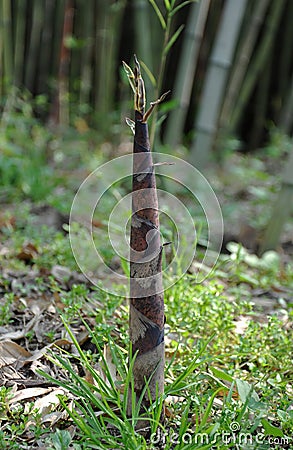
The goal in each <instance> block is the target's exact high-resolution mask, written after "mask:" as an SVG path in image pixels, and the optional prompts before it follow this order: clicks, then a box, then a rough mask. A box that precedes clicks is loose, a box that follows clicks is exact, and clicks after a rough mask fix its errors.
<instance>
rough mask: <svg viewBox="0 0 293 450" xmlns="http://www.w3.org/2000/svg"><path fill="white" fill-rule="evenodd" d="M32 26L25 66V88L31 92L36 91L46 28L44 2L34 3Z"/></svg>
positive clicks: (42, 0)
mask: <svg viewBox="0 0 293 450" xmlns="http://www.w3.org/2000/svg"><path fill="white" fill-rule="evenodd" d="M32 5H33V10H32V25H31V28H30V39H29V48H28V55H27V58H26V61H27V62H26V64H25V86H26V88H27V89H28V90H29V91H30V92H33V91H34V85H35V80H36V75H37V67H38V62H39V55H40V44H41V35H42V29H43V26H44V11H45V3H44V0H38V1H37V2H33V3H32Z"/></svg>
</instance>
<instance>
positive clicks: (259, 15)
mask: <svg viewBox="0 0 293 450" xmlns="http://www.w3.org/2000/svg"><path fill="white" fill-rule="evenodd" d="M269 3H270V0H259V1H258V2H254V5H253V8H254V10H253V13H252V15H251V17H250V18H249V24H248V27H247V28H246V29H245V33H244V34H243V39H242V42H241V43H240V44H239V49H238V52H237V55H236V59H235V62H234V64H233V70H232V73H231V76H230V79H229V83H228V86H227V92H226V94H225V98H224V102H223V106H222V110H221V114H220V119H219V129H220V130H221V132H222V133H223V132H225V134H226V133H227V132H228V127H229V119H230V117H231V115H232V110H233V109H234V107H235V104H236V103H237V101H238V98H239V90H240V88H241V85H242V83H243V79H244V77H245V74H246V71H247V68H248V65H249V61H250V58H251V55H252V52H253V50H254V47H255V44H256V40H257V37H258V34H259V30H260V27H261V25H262V23H263V21H264V17H265V14H266V11H267V8H268V5H269Z"/></svg>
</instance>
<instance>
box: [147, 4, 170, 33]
mask: <svg viewBox="0 0 293 450" xmlns="http://www.w3.org/2000/svg"><path fill="white" fill-rule="evenodd" d="M149 2H150V4H151V5H152V7H153V8H154V10H155V13H156V14H157V16H158V19H159V21H160V22H161V25H162V28H163V30H166V26H167V25H166V21H165V19H164V17H163V14H162V13H161V10H160V8H159V7H158V5H157V4H156V2H155V0H149Z"/></svg>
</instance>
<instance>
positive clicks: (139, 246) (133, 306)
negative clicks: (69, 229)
mask: <svg viewBox="0 0 293 450" xmlns="http://www.w3.org/2000/svg"><path fill="white" fill-rule="evenodd" d="M124 67H125V70H126V72H127V75H128V78H129V81H130V84H131V86H132V88H133V91H134V95H135V123H134V124H133V125H134V145H133V185H132V218H131V234H130V247H131V249H130V312H129V331H130V341H131V343H132V352H133V355H136V358H135V361H134V365H133V382H134V392H135V395H136V399H133V398H132V396H131V395H129V402H128V415H129V416H133V413H134V411H133V401H134V402H135V405H136V402H137V401H138V400H139V399H140V398H141V397H142V402H141V412H144V411H145V410H147V409H148V407H149V406H150V404H151V403H153V402H155V400H156V399H158V398H160V397H161V396H162V394H163V392H164V322H165V316H164V297H163V285H162V245H161V243H160V232H159V208H158V198H157V191H156V179H155V173H154V165H153V161H152V154H151V149H150V141H149V135H148V125H147V119H148V117H149V115H150V113H151V111H152V110H153V108H154V106H155V105H156V104H157V103H159V102H160V101H162V100H163V99H164V96H162V97H161V98H160V99H159V100H158V101H157V102H154V103H152V104H151V108H150V110H149V111H147V112H146V113H145V91H144V83H143V79H142V77H141V74H140V66H139V63H138V61H137V60H136V58H135V70H134V74H133V72H132V70H131V69H130V67H129V66H127V65H126V64H125V63H124ZM132 128H133V126H132ZM163 416H164V414H163V410H162V413H161V420H162V421H163ZM149 425H150V424H149V421H148V420H147V419H146V421H143V422H141V423H138V427H139V429H142V428H146V427H149Z"/></svg>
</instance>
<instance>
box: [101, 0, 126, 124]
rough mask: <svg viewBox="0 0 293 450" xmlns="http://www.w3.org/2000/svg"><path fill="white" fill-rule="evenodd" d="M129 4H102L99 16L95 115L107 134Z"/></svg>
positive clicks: (119, 1)
mask: <svg viewBox="0 0 293 450" xmlns="http://www.w3.org/2000/svg"><path fill="white" fill-rule="evenodd" d="M125 4H126V2H125V0H118V1H117V2H115V3H114V2H109V0H102V1H99V4H98V8H99V14H98V15H97V22H96V61H95V62H96V65H95V86H96V89H97V93H96V97H95V111H96V112H97V113H98V114H99V116H100V117H101V120H100V123H101V126H103V127H104V129H103V131H104V132H106V131H107V130H108V128H109V118H110V117H111V113H112V112H113V110H114V94H115V83H116V74H117V72H116V66H115V64H116V61H117V55H118V48H119V36H120V29H121V21H122V17H123V12H124V8H125Z"/></svg>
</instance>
